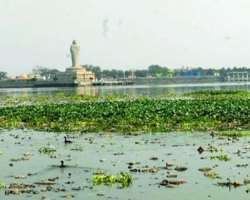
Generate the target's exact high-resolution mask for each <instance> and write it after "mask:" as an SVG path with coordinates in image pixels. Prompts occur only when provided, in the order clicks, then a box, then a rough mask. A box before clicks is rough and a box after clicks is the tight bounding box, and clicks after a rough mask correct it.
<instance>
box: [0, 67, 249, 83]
mask: <svg viewBox="0 0 250 200" xmlns="http://www.w3.org/2000/svg"><path fill="white" fill-rule="evenodd" d="M82 67H84V68H86V69H87V70H90V71H92V72H94V73H95V75H96V77H97V79H98V80H100V79H124V78H134V77H136V78H174V77H213V76H217V77H219V78H220V79H221V80H225V79H226V77H227V74H228V73H229V72H243V71H244V72H248V74H249V75H250V68H248V67H234V68H220V69H213V68H209V69H204V68H201V67H197V68H180V69H171V68H169V67H165V66H160V65H150V66H149V67H148V68H147V69H135V70H120V69H110V70H108V69H101V67H99V66H94V65H84V66H82ZM58 72H60V71H59V70H57V69H51V68H47V67H42V66H38V67H36V68H34V69H33V70H32V74H33V75H35V76H39V77H44V78H45V79H50V78H51V77H55V75H56V73H58ZM6 78H7V73H6V72H0V80H2V79H6Z"/></svg>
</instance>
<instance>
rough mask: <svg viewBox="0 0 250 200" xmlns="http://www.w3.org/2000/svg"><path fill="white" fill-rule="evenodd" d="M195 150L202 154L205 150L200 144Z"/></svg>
mask: <svg viewBox="0 0 250 200" xmlns="http://www.w3.org/2000/svg"><path fill="white" fill-rule="evenodd" d="M197 151H198V152H199V154H202V153H203V152H204V151H205V150H204V149H203V148H202V146H200V147H199V148H198V149H197Z"/></svg>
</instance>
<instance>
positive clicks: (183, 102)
mask: <svg viewBox="0 0 250 200" xmlns="http://www.w3.org/2000/svg"><path fill="white" fill-rule="evenodd" d="M186 96H189V97H192V98H183V97H186ZM53 98H54V102H53V101H52V100H53ZM34 99H36V100H34ZM41 99H42V100H41ZM18 102H19V105H10V104H3V106H2V107H0V127H2V128H32V129H36V130H46V131H56V132H64V131H67V132H75V131H77V132H79V131H80V132H106V131H107V132H122V133H131V132H139V133H140V132H168V131H208V130H216V131H229V130H232V131H239V130H244V131H246V130H250V99H249V92H242V91H240V92H225V91H222V92H209V91H208V92H200V93H190V94H184V95H183V96H178V97H176V96H175V98H171V97H169V95H166V97H163V96H161V97H154V98H151V97H138V98H129V97H84V96H69V97H65V96H61V97H60V96H55V97H29V101H27V99H26V104H25V105H22V104H20V99H19V101H18ZM27 102H29V103H27ZM30 102H32V103H30ZM56 102H57V103H56ZM245 133H246V132H245ZM229 134H230V133H229ZM234 134H235V132H234ZM236 135H237V134H236Z"/></svg>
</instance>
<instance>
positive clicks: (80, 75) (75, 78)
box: [52, 40, 96, 86]
mask: <svg viewBox="0 0 250 200" xmlns="http://www.w3.org/2000/svg"><path fill="white" fill-rule="evenodd" d="M70 54H71V61H72V66H71V67H69V68H67V69H66V71H65V72H58V73H56V74H55V77H52V79H53V81H55V82H57V83H58V84H65V85H69V86H71V85H76V86H84V85H91V84H92V82H93V81H94V80H96V77H95V74H94V73H93V72H91V71H88V70H86V69H85V68H84V66H81V64H80V46H79V45H78V44H77V42H76V41H75V40H74V41H73V42H72V44H71V46H70Z"/></svg>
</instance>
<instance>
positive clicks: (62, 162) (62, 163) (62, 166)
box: [59, 160, 66, 168]
mask: <svg viewBox="0 0 250 200" xmlns="http://www.w3.org/2000/svg"><path fill="white" fill-rule="evenodd" d="M59 167H60V168H65V167H66V166H65V165H64V161H63V160H61V165H60V166H59Z"/></svg>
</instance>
